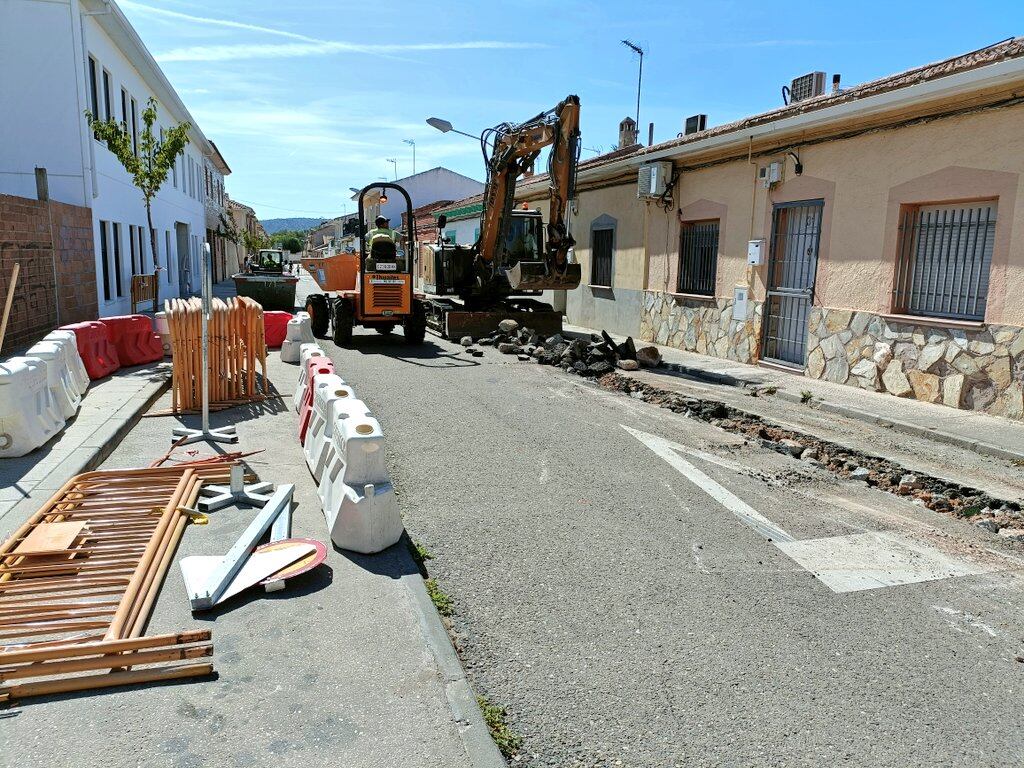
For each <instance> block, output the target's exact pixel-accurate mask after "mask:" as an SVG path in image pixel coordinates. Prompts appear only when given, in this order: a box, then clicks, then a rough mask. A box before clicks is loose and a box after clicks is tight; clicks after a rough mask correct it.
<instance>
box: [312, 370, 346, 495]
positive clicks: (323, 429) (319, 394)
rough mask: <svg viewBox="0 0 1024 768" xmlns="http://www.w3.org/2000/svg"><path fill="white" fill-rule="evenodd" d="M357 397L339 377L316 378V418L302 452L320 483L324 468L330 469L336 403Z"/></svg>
mask: <svg viewBox="0 0 1024 768" xmlns="http://www.w3.org/2000/svg"><path fill="white" fill-rule="evenodd" d="M355 398H356V393H355V392H354V391H353V390H352V387H350V386H349V385H348V384H346V383H345V382H344V381H343V380H342V378H341V377H340V376H338V375H337V374H333V373H326V374H318V375H316V376H314V377H313V408H312V411H311V412H312V416H311V417H310V421H309V428H308V429H307V430H306V439H305V440H303V442H302V453H303V455H304V456H305V457H306V465H307V466H308V467H309V471H310V473H311V474H312V475H313V478H314V479H315V480H316V481H317V483H319V482H320V478H321V477H322V476H323V471H324V467H325V466H327V459H328V454H329V451H330V448H331V437H332V435H333V434H334V430H333V427H334V422H335V418H336V417H335V415H334V401H335V400H345V399H349V400H355Z"/></svg>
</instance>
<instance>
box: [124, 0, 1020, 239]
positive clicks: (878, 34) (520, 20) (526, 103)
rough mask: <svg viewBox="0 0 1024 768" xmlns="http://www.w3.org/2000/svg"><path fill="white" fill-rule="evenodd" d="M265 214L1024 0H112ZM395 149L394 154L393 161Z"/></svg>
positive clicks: (964, 39) (884, 64) (648, 111)
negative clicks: (522, 127) (574, 103)
mask: <svg viewBox="0 0 1024 768" xmlns="http://www.w3.org/2000/svg"><path fill="white" fill-rule="evenodd" d="M118 5H119V6H120V7H121V8H122V10H123V11H124V12H125V14H126V15H127V17H128V19H129V20H130V21H131V23H132V24H133V25H134V26H135V28H136V30H137V31H138V33H139V35H140V36H141V37H142V39H143V41H144V42H145V43H146V45H147V47H148V48H149V50H150V52H151V53H152V54H153V55H154V56H155V57H156V59H157V61H158V62H159V63H160V65H161V67H162V68H163V70H164V72H165V73H166V75H167V76H168V78H169V79H170V81H171V83H172V84H173V85H174V86H175V88H176V89H177V90H178V93H179V94H180V96H181V98H182V100H183V101H184V102H185V104H186V106H187V107H188V109H189V111H190V112H191V114H192V116H193V117H194V118H195V120H196V122H197V123H198V125H199V126H200V128H201V129H202V131H203V133H204V134H205V135H206V136H207V137H208V138H210V139H212V140H213V141H215V142H216V143H217V146H218V147H219V148H220V150H221V152H222V154H223V155H224V157H225V160H226V161H227V163H228V165H229V166H230V167H231V169H232V173H231V175H230V176H229V177H228V179H227V187H228V191H229V193H230V194H231V196H232V197H234V198H235V199H237V200H240V201H242V202H245V203H247V204H249V205H251V206H252V207H253V208H254V209H255V210H256V213H257V215H258V216H259V217H260V218H261V219H271V218H282V217H292V216H302V217H311V218H317V217H322V218H328V217H332V216H337V215H340V214H343V213H346V212H351V211H352V210H353V203H352V201H351V200H350V199H349V197H350V196H351V192H350V191H349V188H350V187H362V186H363V185H365V184H368V183H371V182H373V181H376V180H379V179H380V178H382V177H387V178H389V179H391V178H394V176H395V172H396V170H397V173H398V176H399V177H403V176H407V175H409V174H411V173H412V171H413V158H412V147H411V146H410V145H409V144H406V143H405V140H411V141H414V142H415V144H416V170H417V171H424V170H427V169H429V168H432V167H435V166H439V165H441V166H445V167H447V168H451V169H452V170H454V171H457V172H459V173H462V174H465V175H467V176H471V177H473V178H475V179H478V180H481V181H482V180H483V178H484V169H483V159H482V156H481V153H480V146H479V143H478V142H476V141H474V140H472V139H469V138H466V137H463V136H460V135H458V134H454V133H447V134H442V133H440V132H438V131H436V130H435V129H433V128H431V127H430V126H428V125H427V124H426V123H425V120H426V118H428V117H432V116H437V117H441V118H444V119H447V120H449V121H450V122H451V123H452V124H453V125H454V126H455V127H456V128H457V129H459V130H462V131H465V132H467V133H471V134H474V135H477V134H479V133H480V131H481V130H483V129H485V128H488V127H490V126H493V125H496V124H497V123H501V122H506V121H507V122H520V121H523V120H526V119H528V118H530V117H532V116H533V115H535V114H537V113H538V112H541V111H543V110H546V109H550V108H551V107H553V106H554V105H555V104H557V103H558V101H559V100H561V99H562V98H564V97H565V96H566V95H567V94H570V93H574V94H577V95H578V96H579V97H580V102H581V107H580V114H581V129H582V143H583V146H584V148H585V149H584V150H583V153H582V157H583V159H586V158H589V157H594V156H595V155H596V154H597V153H598V152H602V151H603V152H607V151H609V150H610V149H611V148H612V147H613V145H614V144H615V142H616V141H617V139H618V135H617V133H618V123H619V121H620V120H621V119H622V118H623V117H625V116H627V115H630V116H634V117H635V112H636V92H637V74H638V63H639V62H638V57H637V55H636V54H635V53H633V52H632V51H631V50H629V49H628V48H626V47H625V46H624V45H622V43H621V42H620V41H621V40H623V39H628V40H632V41H633V42H635V43H636V44H638V45H639V46H640V47H641V48H643V49H644V51H645V55H644V60H643V84H642V96H641V105H640V125H641V126H642V129H641V140H642V141H646V137H647V125H648V123H650V122H654V124H655V128H654V138H655V141H656V142H658V141H664V140H667V139H670V138H673V137H674V136H675V135H676V134H677V133H678V132H680V131H681V130H682V123H683V120H684V119H685V118H686V117H687V116H688V115H692V114H696V113H706V114H707V115H708V127H711V126H714V125H719V124H722V123H726V122H730V121H732V120H736V119H739V118H741V117H745V116H747V115H752V114H756V113H758V112H763V111H765V110H768V109H772V108H774V107H777V106H780V105H781V104H782V97H781V86H782V85H784V84H788V83H789V81H790V80H792V79H793V78H794V77H796V76H799V75H802V74H805V73H807V72H811V71H815V70H821V71H824V72H826V73H827V76H828V79H827V82H828V83H831V76H832V74H834V73H837V72H838V73H841V74H842V84H843V85H844V86H851V85H855V84H857V83H862V82H866V81H868V80H872V79H875V78H877V77H881V76H884V75H887V74H891V73H894V72H898V71H901V70H903V69H907V68H910V67H915V66H918V65H921V64H926V63H929V62H933V61H938V60H941V59H944V58H948V57H950V56H954V55H956V54H960V53H964V52H967V51H971V50H974V49H977V48H981V47H983V46H986V45H990V44H992V43H994V42H997V41H999V40H1003V39H1005V38H1007V37H1012V36H1014V35H1022V34H1024V3H1021V2H1020V0H991V1H988V2H986V1H985V0H980V1H979V2H976V3H973V4H970V5H964V3H963V2H962V0H960V1H958V2H947V1H946V0H932V1H931V2H892V0H887V1H886V2H879V1H878V0H860V1H859V2H856V3H852V2H844V3H838V2H831V3H829V2H821V0H817V1H816V2H802V1H801V0H790V2H786V3H779V2H764V1H763V0H762V1H761V2H752V1H749V0H735V1H733V2H729V1H727V0H726V1H717V0H704V1H703V2H693V1H691V0H685V1H683V0H662V1H661V2H645V1H643V0H620V1H619V2H611V1H610V0H590V2H583V1H581V0H514V1H513V2H506V1H505V0H466V1H459V2H444V1H443V0H435V1H434V2H425V1H424V0H374V1H373V2H350V1H349V0H218V2H216V3H211V2H209V1H208V0H204V1H196V0H118ZM389 159H394V160H395V161H396V163H394V164H393V163H391V162H389Z"/></svg>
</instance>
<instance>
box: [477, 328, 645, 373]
mask: <svg viewBox="0 0 1024 768" xmlns="http://www.w3.org/2000/svg"><path fill="white" fill-rule="evenodd" d="M459 343H460V344H462V346H464V347H466V352H467V353H469V354H471V355H474V356H475V357H479V356H480V355H482V354H483V352H482V350H479V349H477V348H476V347H474V346H473V344H474V342H473V338H472V337H471V336H464V337H463V338H462V339H461V341H460V342H459ZM476 343H478V344H481V345H484V346H489V347H496V348H497V349H498V351H499V352H501V353H502V354H505V355H515V356H516V357H517V358H518V359H520V360H524V361H528V360H535V361H537V362H538V363H540V364H541V365H553V366H557V367H559V368H561V369H562V370H563V371H568V372H570V373H576V374H578V375H580V376H586V377H588V378H597V377H599V376H604V375H605V374H607V373H611V372H612V371H614V370H615V369H616V368H619V369H621V370H623V371H635V370H638V369H639V368H641V367H644V368H656V367H657V366H658V365H660V364H661V353H660V352H658V349H657V347H651V346H646V347H640V348H639V349H637V347H636V345H635V344H634V343H633V338H632V337H629V338H627V339H626V340H625V341H624V342H622V343H621V344H616V343H615V341H614V340H613V339H612V337H611V336H609V335H608V334H607V333H606V332H602V333H601V335H598V334H596V333H594V334H591V336H590V340H589V341H587V340H585V339H579V338H578V339H566V338H565V337H564V336H562V335H561V334H560V333H556V334H555V335H554V336H548V337H547V338H544V337H542V336H541V335H540V334H539V333H537V332H536V331H534V330H533V329H532V328H520V327H519V323H517V322H516V321H515V320H502V321H501V322H500V323H499V324H498V330H497V332H495V333H493V334H491V335H490V336H485V337H484V338H481V339H478V340H477V342H476Z"/></svg>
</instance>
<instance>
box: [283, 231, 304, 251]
mask: <svg viewBox="0 0 1024 768" xmlns="http://www.w3.org/2000/svg"><path fill="white" fill-rule="evenodd" d="M281 247H282V248H283V249H284V250H286V251H289V252H290V253H299V252H301V251H302V241H301V240H299V238H297V237H296V236H295V235H289V236H288V237H286V238H284V240H282V241H281Z"/></svg>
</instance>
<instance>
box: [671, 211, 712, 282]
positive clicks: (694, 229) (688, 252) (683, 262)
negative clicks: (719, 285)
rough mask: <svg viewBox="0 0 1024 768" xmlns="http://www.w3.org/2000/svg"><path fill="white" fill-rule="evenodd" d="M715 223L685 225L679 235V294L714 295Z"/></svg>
mask: <svg viewBox="0 0 1024 768" xmlns="http://www.w3.org/2000/svg"><path fill="white" fill-rule="evenodd" d="M718 224H719V222H718V220H717V219H715V220H714V221H694V222H687V223H684V224H683V226H682V229H681V231H680V235H679V280H678V282H677V284H676V289H677V290H678V291H679V293H692V294H696V295H698V296H714V295H715V273H716V271H717V269H718Z"/></svg>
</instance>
